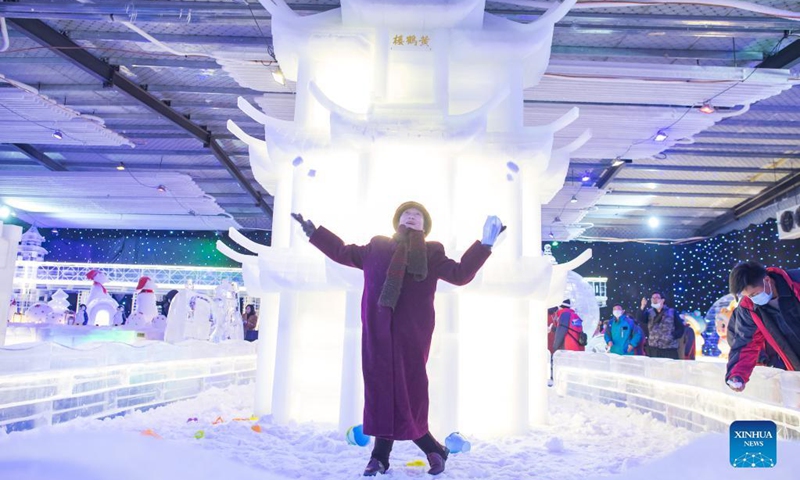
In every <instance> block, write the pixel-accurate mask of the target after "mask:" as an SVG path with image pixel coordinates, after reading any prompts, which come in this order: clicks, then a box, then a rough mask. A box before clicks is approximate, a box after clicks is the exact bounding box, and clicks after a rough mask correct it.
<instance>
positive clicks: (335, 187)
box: [218, 0, 591, 435]
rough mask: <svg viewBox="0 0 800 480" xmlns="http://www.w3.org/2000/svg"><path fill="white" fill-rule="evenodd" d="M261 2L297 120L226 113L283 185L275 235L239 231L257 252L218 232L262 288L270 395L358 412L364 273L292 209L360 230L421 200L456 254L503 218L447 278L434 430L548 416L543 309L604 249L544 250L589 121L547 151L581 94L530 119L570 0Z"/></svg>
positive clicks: (351, 420)
mask: <svg viewBox="0 0 800 480" xmlns="http://www.w3.org/2000/svg"><path fill="white" fill-rule="evenodd" d="M261 3H262V5H263V6H264V7H265V8H266V9H267V10H268V11H269V12H270V14H271V16H272V34H273V41H274V50H275V55H276V57H277V60H278V62H279V64H280V68H281V70H282V73H283V75H284V76H285V78H286V79H288V80H290V81H292V82H295V84H296V100H295V112H294V120H293V121H284V120H278V119H275V118H272V117H270V116H268V115H267V114H265V113H263V112H262V111H261V110H259V109H257V108H256V107H254V106H253V105H251V104H250V103H248V102H247V101H245V100H244V99H241V98H240V99H239V106H240V108H241V109H242V110H243V111H244V112H245V113H247V114H248V115H249V116H250V117H252V118H253V119H255V120H256V121H258V122H260V123H261V124H263V125H264V135H265V140H261V139H257V138H254V137H252V136H249V135H247V134H246V133H244V132H243V131H242V130H241V129H240V128H239V127H237V125H236V124H235V123H234V122H232V121H229V122H228V126H229V129H230V130H231V131H232V132H233V133H234V134H236V136H237V137H238V138H240V139H241V140H243V141H244V142H246V143H247V145H248V146H249V153H250V163H251V166H252V169H253V173H254V175H255V177H256V179H257V180H258V181H259V182H260V183H261V184H262V185H263V186H264V187H265V188H266V189H267V190H268V191H269V192H272V193H274V196H275V202H274V217H273V226H272V245H271V246H269V247H267V246H264V245H259V244H256V243H253V242H251V241H249V240H248V239H246V238H244V237H243V236H242V235H241V234H239V233H238V232H236V231H231V232H230V233H231V238H232V239H233V240H234V241H236V242H238V243H239V244H240V245H242V246H244V247H245V248H246V249H248V250H249V251H251V252H253V255H242V254H239V253H236V252H234V251H233V250H231V249H230V248H228V247H227V246H225V245H224V244H221V243H220V244H218V248H220V250H221V251H223V252H224V253H225V254H226V255H228V256H229V257H230V258H233V259H235V260H237V261H239V262H241V263H242V267H243V272H244V280H245V284H246V287H247V290H248V292H250V294H251V295H258V296H260V297H261V305H262V308H261V328H260V338H261V340H260V341H259V360H258V361H259V372H258V382H259V383H258V386H257V398H256V408H257V409H258V410H259V411H258V412H257V413H259V414H265V413H272V414H273V415H274V418H275V419H276V421H289V420H297V421H320V422H338V424H339V426H340V428H342V429H343V430H346V429H347V428H348V427H350V426H352V425H356V424H359V423H361V412H362V406H363V398H362V397H363V386H362V384H361V371H360V334H361V325H360V297H361V289H362V277H361V272H359V271H357V270H351V269H347V268H345V267H341V266H339V265H336V264H333V263H332V262H330V261H328V260H326V259H325V258H324V256H323V255H322V254H321V253H320V252H319V251H317V250H316V249H314V248H313V247H311V246H310V245H309V244H308V240H307V239H306V237H305V235H304V234H303V232H302V231H301V230H300V228H299V227H297V226H295V225H293V223H292V222H293V220H292V218H291V217H290V213H291V212H300V213H302V214H303V215H304V216H305V217H307V218H310V219H312V220H313V221H314V222H315V223H316V224H318V225H320V224H321V225H324V226H326V227H328V228H330V229H331V230H333V231H334V232H336V233H337V234H338V235H339V236H340V237H342V238H343V239H344V240H345V241H346V242H348V243H361V244H364V243H367V242H368V241H369V239H370V238H371V237H372V236H373V235H379V234H391V233H392V232H393V227H392V225H391V218H392V215H393V212H394V209H395V208H396V207H397V206H398V205H399V204H400V203H402V202H404V201H406V200H415V201H418V202H421V203H422V204H424V205H425V206H426V207H427V208H428V210H429V211H430V212H431V215H432V216H433V230H432V232H431V234H430V236H429V237H428V239H429V240H437V241H440V242H442V243H443V244H444V245H445V247H446V249H447V252H448V254H449V256H450V257H452V258H459V256H460V254H461V252H463V251H464V250H465V249H466V248H467V247H468V246H469V245H470V244H471V243H472V242H474V241H475V240H476V239H478V238H480V234H481V227H482V225H483V222H484V220H485V219H486V216H487V215H489V214H494V215H498V216H499V217H500V218H501V219H502V220H503V222H504V223H505V224H507V225H508V232H507V234H508V238H507V239H506V241H505V242H504V243H502V244H500V245H497V246H495V248H494V253H493V255H492V258H491V259H490V260H489V261H488V262H487V264H486V265H485V266H484V268H483V270H482V272H481V273H480V274H479V276H478V277H477V278H476V279H475V280H474V281H473V282H472V283H471V284H470V285H468V286H466V287H453V286H451V285H446V284H443V283H440V284H439V294H438V295H437V301H436V302H437V304H436V311H437V314H438V325H437V327H436V333H435V335H434V341H433V348H432V351H431V357H430V360H429V374H430V393H431V412H430V418H431V421H432V423H431V427H432V431H434V432H438V434H441V433H447V432H451V431H455V430H459V431H464V432H471V433H473V434H482V435H492V434H509V433H521V432H523V431H524V430H526V429H527V428H528V426H529V425H531V424H540V423H544V422H546V414H547V413H546V412H547V404H546V402H547V400H546V398H547V397H546V394H547V391H546V389H547V387H546V382H547V378H548V375H549V367H548V352H547V348H546V322H545V315H546V308H547V307H548V306H549V305H555V304H557V303H558V302H560V301H561V300H562V295H563V293H564V286H565V282H566V275H567V272H568V271H569V270H570V269H572V268H575V267H576V266H577V265H579V264H581V263H582V262H584V261H585V260H586V259H588V258H589V256H590V255H591V252H589V251H587V252H585V253H584V254H583V255H581V256H580V257H578V258H577V259H575V260H573V261H572V262H570V263H568V264H562V265H552V264H551V263H550V262H549V261H548V260H547V259H544V258H542V255H541V240H542V238H541V237H542V235H541V229H542V227H541V206H542V204H543V203H547V202H549V201H550V200H551V199H552V198H553V196H554V195H555V194H556V193H557V192H558V191H559V190H560V189H561V187H562V185H563V184H564V179H565V176H566V173H567V169H568V166H569V154H570V152H572V151H574V150H576V149H577V148H578V147H580V146H581V145H582V144H583V143H585V142H586V141H587V140H588V139H589V136H590V134H589V132H585V133H584V134H583V135H582V136H581V137H580V138H578V139H575V140H574V141H573V142H572V144H570V145H568V146H566V147H563V148H561V149H554V148H553V136H554V134H555V132H557V131H558V130H560V129H562V128H564V127H565V126H566V125H569V124H570V123H571V122H573V121H574V120H575V119H577V118H578V110H577V109H572V110H568V111H565V112H564V115H563V116H562V117H561V118H560V119H558V120H556V121H555V122H553V123H550V124H546V125H538V126H525V125H524V124H523V93H524V91H525V90H526V89H529V88H532V87H535V86H536V85H537V84H538V83H539V81H540V79H541V77H542V75H543V74H544V72H545V69H546V68H547V65H548V62H549V59H550V48H551V43H552V36H553V26H554V24H555V23H556V22H557V21H559V20H560V19H561V18H562V17H563V16H564V15H566V13H567V12H568V10H569V9H570V8H571V7H572V5H573V4H574V3H575V0H565V1H564V2H561V3H557V2H554V3H553V7H552V8H551V9H550V10H548V11H547V12H546V13H544V14H543V15H542V16H541V17H539V18H538V19H537V20H536V21H534V22H532V23H529V24H520V23H516V22H513V21H510V20H507V19H504V18H501V17H498V16H495V15H491V14H488V13H486V12H485V11H484V8H485V0H460V1H456V0H451V1H443V0H439V1H434V0H415V1H413V2H409V1H407V0H383V1H380V2H376V1H369V0H342V2H341V3H342V4H341V8H337V9H334V10H330V11H327V12H324V13H320V14H316V15H309V16H299V15H297V14H296V13H295V12H293V11H292V10H291V9H290V8H289V7H288V6H287V5H286V3H284V1H282V0H261ZM270 308H272V311H270ZM498 402H501V403H502V408H491V407H492V405H496V404H498ZM487 411H490V412H491V415H488V414H487Z"/></svg>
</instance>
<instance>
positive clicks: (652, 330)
mask: <svg viewBox="0 0 800 480" xmlns="http://www.w3.org/2000/svg"><path fill="white" fill-rule="evenodd" d="M641 307H642V309H641V312H640V314H639V326H640V327H642V330H643V331H644V334H645V337H646V338H647V346H645V351H646V352H647V356H648V357H654V358H673V359H675V360H678V339H679V338H681V336H683V332H684V327H683V321H681V319H680V318H677V317H676V315H675V309H672V308H668V307H667V306H666V303H665V302H664V296H663V295H662V294H661V292H653V294H652V295H651V296H650V308H647V299H646V298H642V305H641ZM676 318H677V321H676Z"/></svg>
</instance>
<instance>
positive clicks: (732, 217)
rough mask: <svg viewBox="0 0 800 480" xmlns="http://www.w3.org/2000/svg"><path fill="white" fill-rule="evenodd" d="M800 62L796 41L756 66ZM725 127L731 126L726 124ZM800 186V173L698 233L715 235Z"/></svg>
mask: <svg viewBox="0 0 800 480" xmlns="http://www.w3.org/2000/svg"><path fill="white" fill-rule="evenodd" d="M798 60H800V40H795V41H794V42H792V43H791V44H789V45H788V46H786V47H784V48H783V49H781V51H779V52H778V53H776V54H775V55H773V56H771V57H769V58H768V59H766V60H764V61H763V62H761V63H760V64H758V65H757V66H756V68H788V67H791V66H792V65H794V64H795V63H797V62H798ZM764 123H767V122H758V125H759V126H764ZM725 125H730V124H729V123H728V122H725ZM775 156H778V157H780V158H792V159H794V158H800V155H786V154H776V155H775ZM798 186H800V173H794V174H791V175H787V176H786V177H784V178H783V179H781V180H780V181H779V182H776V183H774V184H773V185H772V186H770V187H769V188H767V189H765V190H764V191H762V192H761V193H759V194H758V195H756V196H754V197H752V198H750V199H748V200H745V201H743V202H741V203H739V204H738V205H736V206H734V207H733V209H732V211H731V212H728V213H726V214H724V215H721V216H719V217H717V218H716V219H715V220H712V221H711V222H708V223H707V224H705V225H703V226H702V227H701V228H700V229H699V230H698V233H699V234H700V235H702V236H709V235H713V234H714V233H716V232H717V231H719V230H720V229H721V228H722V227H724V226H725V225H728V224H730V223H732V222H734V221H736V220H739V219H740V218H742V217H744V216H745V215H747V214H748V213H751V212H754V211H756V210H758V209H759V208H762V207H764V206H767V205H769V204H770V203H772V202H773V201H775V200H776V199H778V198H780V197H782V196H783V195H786V194H788V193H789V192H791V191H792V190H794V189H795V188H797V187H798Z"/></svg>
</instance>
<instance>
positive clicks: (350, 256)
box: [309, 226, 370, 269]
mask: <svg viewBox="0 0 800 480" xmlns="http://www.w3.org/2000/svg"><path fill="white" fill-rule="evenodd" d="M309 242H311V245H314V246H315V247H317V248H319V249H320V251H322V253H324V254H325V255H326V256H327V257H328V258H330V259H331V260H333V261H334V262H336V263H341V264H342V265H346V266H348V267H355V268H359V269H363V268H364V258H365V257H366V256H367V254H368V252H369V248H370V246H369V245H345V243H344V242H343V241H342V239H340V238H339V237H337V236H336V235H334V234H333V233H332V232H331V231H330V230H328V229H327V228H325V227H322V226H320V227H317V228H316V229H315V230H314V233H313V234H311V238H309Z"/></svg>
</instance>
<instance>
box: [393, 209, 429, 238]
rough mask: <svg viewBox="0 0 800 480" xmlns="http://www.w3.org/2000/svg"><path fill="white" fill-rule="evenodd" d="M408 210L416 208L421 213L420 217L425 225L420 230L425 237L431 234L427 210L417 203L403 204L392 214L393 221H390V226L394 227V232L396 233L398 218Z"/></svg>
mask: <svg viewBox="0 0 800 480" xmlns="http://www.w3.org/2000/svg"><path fill="white" fill-rule="evenodd" d="M409 208H416V209H417V210H419V211H420V212H422V217H423V218H424V219H425V225H424V226H423V227H422V230H423V233H425V236H426V237H427V236H428V234H429V233H431V225H432V223H431V214H430V213H428V210H427V209H426V208H425V207H423V206H422V204H421V203H417V202H405V203H403V204H402V205H400V206H399V207H397V210H395V212H394V219H393V220H392V226H393V227H394V230H395V231H397V227H398V223H400V216H401V215H402V214H403V212H405V211H406V210H408V209H409Z"/></svg>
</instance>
